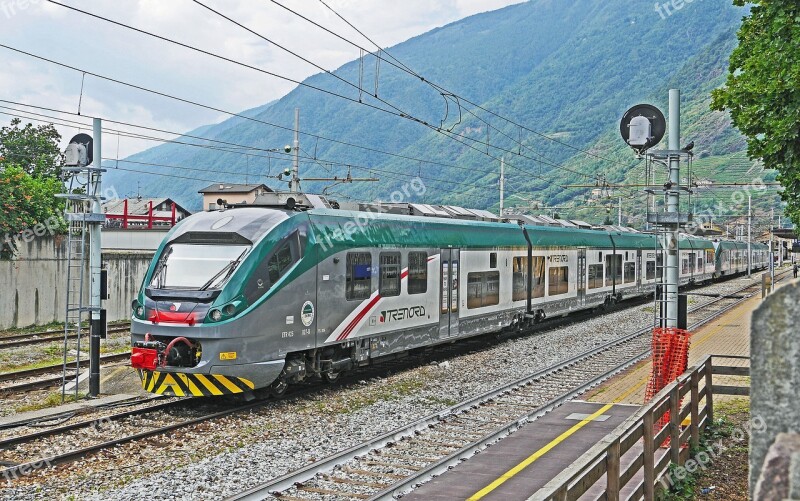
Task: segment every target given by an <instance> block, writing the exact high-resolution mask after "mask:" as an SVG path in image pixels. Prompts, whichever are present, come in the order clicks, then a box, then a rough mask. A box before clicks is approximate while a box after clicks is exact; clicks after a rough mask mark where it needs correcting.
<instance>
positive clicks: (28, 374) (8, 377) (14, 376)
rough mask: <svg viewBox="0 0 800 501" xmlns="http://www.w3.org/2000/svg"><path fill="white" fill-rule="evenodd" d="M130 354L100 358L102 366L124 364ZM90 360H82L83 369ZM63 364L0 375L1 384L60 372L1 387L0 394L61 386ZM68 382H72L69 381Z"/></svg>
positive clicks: (72, 362)
mask: <svg viewBox="0 0 800 501" xmlns="http://www.w3.org/2000/svg"><path fill="white" fill-rule="evenodd" d="M130 356H131V355H130V353H128V352H125V353H117V354H113V355H105V356H102V357H100V363H101V364H110V363H115V362H123V361H125V360H128V359H129V358H130ZM69 364H70V366H71V367H73V368H74V367H75V361H74V360H73V361H70V362H69ZM88 366H89V360H88V359H87V360H82V361H81V367H88ZM63 368H64V365H63V364H54V365H48V366H46V367H37V368H35V369H26V370H22V371H16V372H6V373H3V374H0V383H4V382H8V381H22V380H27V379H31V378H35V377H37V376H43V375H47V374H50V373H53V372H58V373H59V374H58V375H53V376H50V377H47V378H41V379H35V380H33V381H22V382H19V383H15V384H11V385H7V386H0V394H3V393H19V392H23V391H30V390H38V389H41V388H47V387H50V386H53V385H56V384H61V377H62V375H61V373H60V372H61V371H62V370H63ZM68 381H70V380H69V379H68Z"/></svg>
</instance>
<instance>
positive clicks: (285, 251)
mask: <svg viewBox="0 0 800 501" xmlns="http://www.w3.org/2000/svg"><path fill="white" fill-rule="evenodd" d="M290 266H292V247H291V245H290V243H289V242H284V244H283V245H281V246H280V248H278V250H277V251H275V253H274V254H273V255H272V257H271V258H269V261H267V274H268V275H269V283H270V284H274V283H275V282H277V281H278V280H280V278H281V277H282V276H283V274H284V273H286V270H288V269H289V267H290Z"/></svg>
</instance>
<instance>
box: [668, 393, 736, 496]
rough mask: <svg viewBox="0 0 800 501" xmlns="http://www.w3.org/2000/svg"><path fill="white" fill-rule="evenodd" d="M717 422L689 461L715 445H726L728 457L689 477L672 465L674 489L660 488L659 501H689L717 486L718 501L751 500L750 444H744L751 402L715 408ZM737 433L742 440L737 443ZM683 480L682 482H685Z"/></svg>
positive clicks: (725, 402) (721, 403)
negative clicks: (748, 459) (748, 472)
mask: <svg viewBox="0 0 800 501" xmlns="http://www.w3.org/2000/svg"><path fill="white" fill-rule="evenodd" d="M714 415H715V417H716V419H715V420H714V422H713V423H712V424H711V425H710V426H708V427H707V428H706V430H705V432H704V433H703V435H702V436H701V439H700V444H699V445H698V447H697V449H693V450H692V451H691V452H690V454H689V457H690V458H696V457H698V453H701V452H703V451H708V450H709V447H710V446H711V444H716V443H719V442H722V443H724V444H725V453H724V454H721V455H718V456H716V457H714V458H713V462H711V463H709V464H708V465H706V467H705V468H698V469H696V470H695V471H694V472H692V473H689V472H688V471H687V470H685V469H683V468H681V467H679V466H677V465H674V464H670V467H669V476H670V478H672V479H673V484H672V486H671V487H670V488H666V487H664V486H663V484H662V485H661V486H659V489H658V490H657V492H656V499H657V500H659V501H689V500H694V499H697V498H698V497H699V496H705V495H707V494H708V493H707V492H704V491H703V487H704V486H705V487H709V486H712V485H714V486H716V490H715V491H713V494H708V495H711V496H712V497H713V498H715V499H747V498H746V492H747V455H748V452H749V449H748V443H747V441H746V440H741V435H742V430H747V426H748V425H749V416H750V399H749V398H737V399H726V400H721V401H719V402H715V404H714ZM737 431H738V432H739V435H740V436H739V437H738V439H737ZM681 477H682V478H681Z"/></svg>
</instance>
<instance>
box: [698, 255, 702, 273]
mask: <svg viewBox="0 0 800 501" xmlns="http://www.w3.org/2000/svg"><path fill="white" fill-rule="evenodd" d="M697 269H698V270H700V271H702V270H703V258H702V257H698V258H697Z"/></svg>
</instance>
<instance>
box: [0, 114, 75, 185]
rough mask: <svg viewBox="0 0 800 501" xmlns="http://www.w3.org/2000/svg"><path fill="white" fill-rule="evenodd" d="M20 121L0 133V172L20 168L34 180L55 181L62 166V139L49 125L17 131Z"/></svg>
mask: <svg viewBox="0 0 800 501" xmlns="http://www.w3.org/2000/svg"><path fill="white" fill-rule="evenodd" d="M21 123H22V121H21V120H20V119H19V118H14V119H12V120H11V125H10V126H9V127H3V128H2V129H0V169H2V168H3V167H4V166H6V165H16V166H21V167H22V168H23V169H24V170H25V172H27V173H28V174H30V175H31V176H33V177H37V178H45V177H58V176H59V174H60V173H61V167H62V165H63V164H64V156H63V155H62V153H61V150H60V149H59V142H60V141H61V135H60V134H59V133H58V131H57V130H56V128H55V127H54V126H53V125H52V124H47V125H39V126H38V127H34V126H33V125H32V124H27V125H25V126H24V127H20V124H21Z"/></svg>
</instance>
